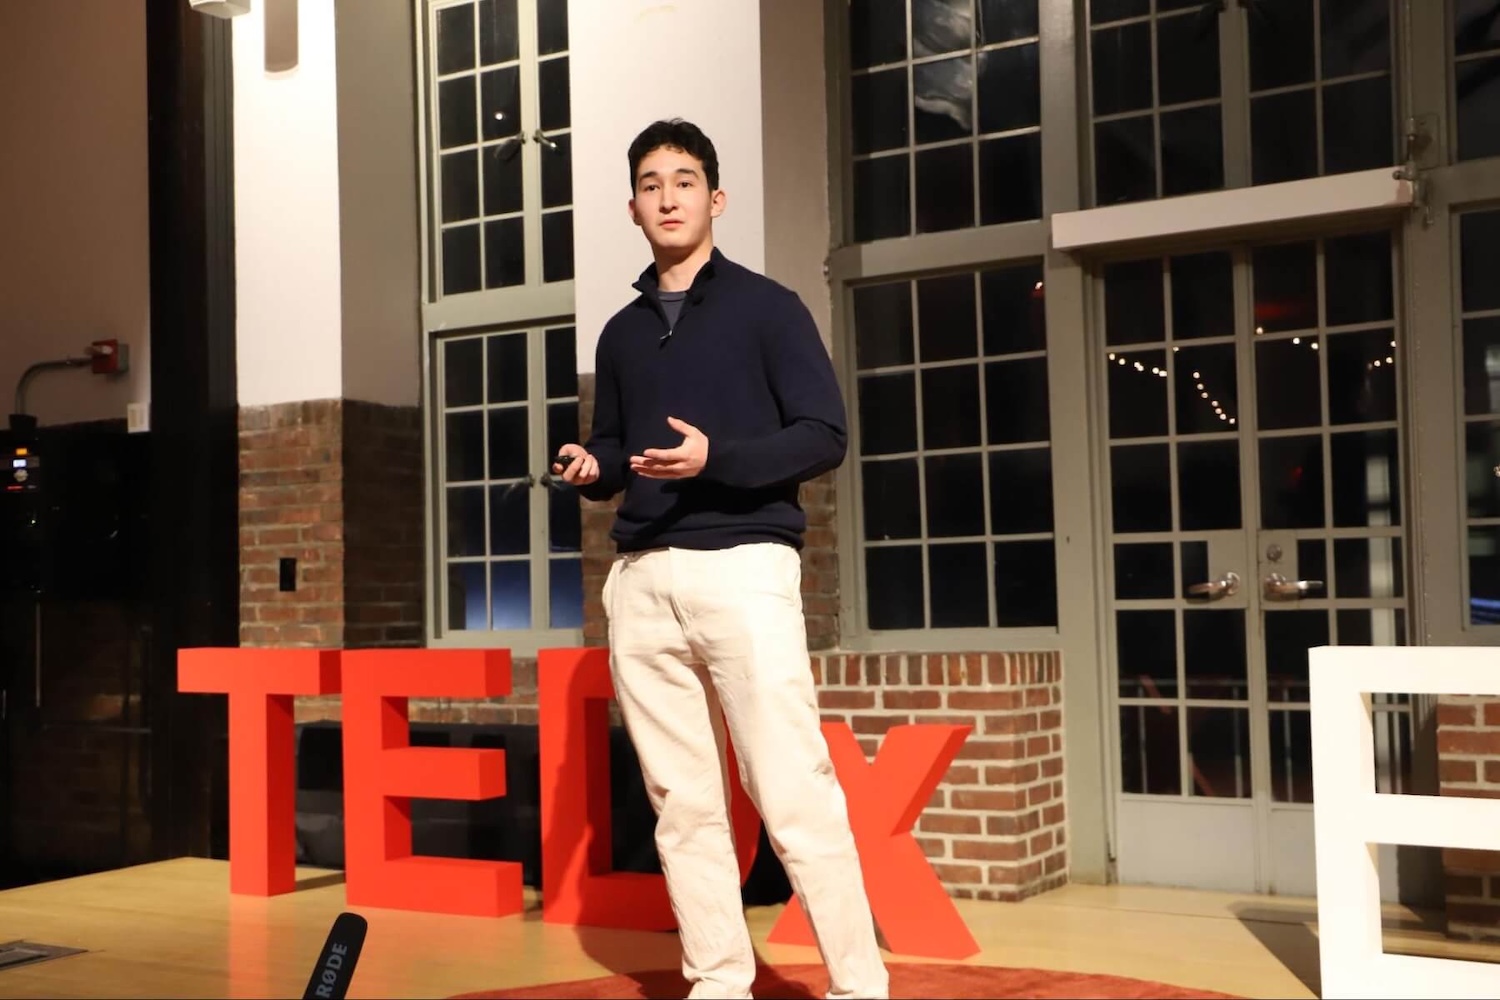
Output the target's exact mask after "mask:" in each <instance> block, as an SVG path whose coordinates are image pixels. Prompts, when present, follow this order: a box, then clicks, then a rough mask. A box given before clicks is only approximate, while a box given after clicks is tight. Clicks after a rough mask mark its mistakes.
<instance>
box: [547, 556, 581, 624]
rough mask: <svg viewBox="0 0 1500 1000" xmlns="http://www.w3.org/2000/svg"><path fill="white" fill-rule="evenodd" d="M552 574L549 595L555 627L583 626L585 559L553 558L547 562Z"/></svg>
mask: <svg viewBox="0 0 1500 1000" xmlns="http://www.w3.org/2000/svg"><path fill="white" fill-rule="evenodd" d="M547 570H548V572H549V573H550V575H551V579H550V580H549V582H550V584H551V588H550V593H549V595H548V597H549V598H550V603H551V606H552V607H551V614H550V617H551V619H552V627H553V628H582V627H583V560H582V559H551V560H549V561H548V562H547Z"/></svg>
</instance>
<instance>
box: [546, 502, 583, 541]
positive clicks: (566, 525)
mask: <svg viewBox="0 0 1500 1000" xmlns="http://www.w3.org/2000/svg"><path fill="white" fill-rule="evenodd" d="M582 538H583V519H582V512H581V510H580V509H579V502H578V491H577V490H575V489H573V488H572V487H570V486H564V487H559V488H558V489H554V490H548V491H547V541H548V550H549V551H551V552H581V551H582V550H583V546H582Z"/></svg>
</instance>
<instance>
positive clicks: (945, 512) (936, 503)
mask: <svg viewBox="0 0 1500 1000" xmlns="http://www.w3.org/2000/svg"><path fill="white" fill-rule="evenodd" d="M926 466H927V536H928V537H929V538H958V537H965V536H971V535H982V534H984V466H983V464H982V457H981V456H979V455H939V456H936V457H933V458H929V459H927V461H926ZM981 551H982V550H981ZM981 578H982V576H981Z"/></svg>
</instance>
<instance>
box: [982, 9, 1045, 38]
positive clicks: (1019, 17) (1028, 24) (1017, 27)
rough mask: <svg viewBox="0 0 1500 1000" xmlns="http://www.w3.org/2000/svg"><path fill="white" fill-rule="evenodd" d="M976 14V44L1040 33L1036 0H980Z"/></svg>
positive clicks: (1026, 36)
mask: <svg viewBox="0 0 1500 1000" xmlns="http://www.w3.org/2000/svg"><path fill="white" fill-rule="evenodd" d="M974 13H975V14H976V15H977V16H978V18H979V21H978V23H977V24H975V25H974V43H975V44H976V45H994V44H996V43H998V42H1012V41H1015V40H1016V39H1018V38H1031V37H1033V36H1035V35H1036V33H1037V0H977V2H976V3H975V5H974Z"/></svg>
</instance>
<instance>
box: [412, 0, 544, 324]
mask: <svg viewBox="0 0 1500 1000" xmlns="http://www.w3.org/2000/svg"><path fill="white" fill-rule="evenodd" d="M430 14H431V18H432V21H431V31H430V39H431V42H430V44H431V49H430V51H429V72H430V74H431V78H430V81H429V83H430V88H431V89H430V93H429V109H430V116H429V135H428V147H429V150H430V154H431V155H430V157H429V159H430V162H431V170H432V173H433V175H434V178H435V181H436V183H435V185H434V187H435V190H434V196H433V201H434V208H435V210H434V218H433V230H434V231H433V248H432V249H433V253H432V257H433V259H434V262H435V267H434V268H433V276H434V282H433V284H434V291H435V293H436V295H437V297H440V298H446V297H450V296H455V295H465V294H470V293H475V292H483V291H486V290H491V289H505V288H514V287H518V286H526V285H537V284H546V283H551V282H558V281H566V280H569V279H571V278H572V277H573V218H572V211H571V205H572V200H573V193H572V169H571V156H570V153H571V135H570V133H569V128H570V126H571V115H570V113H569V108H568V56H567V49H568V21H567V16H568V10H567V2H566V0H534V2H525V0H458V2H455V3H451V4H442V5H440V4H434V5H433V6H432V7H431V8H430Z"/></svg>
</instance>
